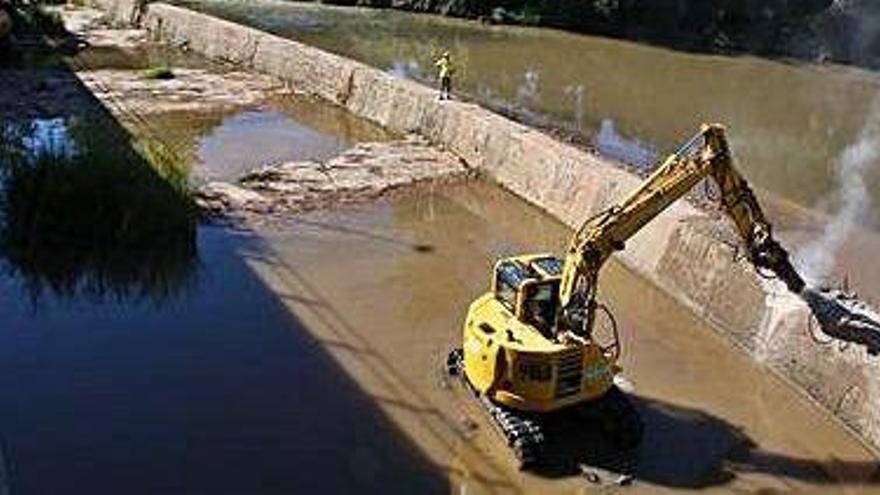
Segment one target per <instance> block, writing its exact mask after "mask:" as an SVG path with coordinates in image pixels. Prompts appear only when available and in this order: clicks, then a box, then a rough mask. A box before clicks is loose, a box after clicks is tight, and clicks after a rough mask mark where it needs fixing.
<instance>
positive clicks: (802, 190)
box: [179, 0, 880, 210]
mask: <svg viewBox="0 0 880 495" xmlns="http://www.w3.org/2000/svg"><path fill="white" fill-rule="evenodd" d="M179 2H180V3H185V4H188V5H191V6H193V7H195V8H197V9H199V10H203V11H208V12H211V13H214V14H217V15H220V16H223V17H226V18H231V19H233V20H236V21H239V22H244V23H245V24H249V25H253V26H257V27H260V28H263V29H267V30H269V31H272V32H274V33H276V34H279V35H282V36H287V37H290V38H295V39H298V40H301V41H304V42H306V43H309V44H313V45H315V46H318V47H321V48H324V49H327V50H330V51H333V52H336V53H340V54H343V55H345V56H349V57H352V58H355V59H358V60H361V61H364V62H367V63H369V64H372V65H374V66H376V67H382V68H385V69H389V68H390V69H391V70H392V71H393V72H395V73H397V74H400V75H404V76H407V77H413V78H415V79H420V80H422V81H424V82H433V81H432V76H433V66H432V65H431V61H432V60H433V58H435V57H436V56H437V55H438V54H439V53H440V51H442V50H443V49H448V50H449V51H450V52H451V53H452V57H453V60H454V61H455V62H456V65H457V68H458V71H457V72H456V79H455V81H454V84H455V86H456V88H457V91H460V92H461V93H463V94H466V95H467V96H469V97H472V98H475V99H477V100H479V101H480V102H481V103H483V104H486V105H488V106H491V107H492V108H494V109H499V110H501V111H503V112H504V113H506V114H508V115H513V116H517V117H520V118H523V119H528V120H530V123H533V124H537V125H543V123H544V122H548V123H552V124H553V125H554V126H560V127H563V128H569V127H574V128H575V129H578V130H579V131H580V132H583V133H585V134H586V136H587V138H588V139H592V138H594V137H595V136H596V134H598V133H600V132H602V130H603V125H605V124H603V121H605V119H611V120H613V122H614V123H615V131H616V133H617V134H619V135H621V136H625V137H626V138H627V139H632V138H634V137H637V138H638V139H639V140H640V141H641V143H643V144H644V145H645V146H646V147H647V148H648V149H651V148H656V149H672V148H673V147H674V146H675V145H676V144H677V143H678V142H679V140H680V139H681V138H682V136H687V135H689V134H690V133H691V132H693V129H695V128H696V127H697V126H698V125H699V124H700V123H702V122H706V121H718V122H723V123H725V124H727V125H728V126H729V127H730V129H731V140H732V141H733V143H732V144H733V145H734V146H733V147H734V149H735V150H736V155H737V158H738V164H739V166H740V167H741V168H742V169H743V171H744V172H745V173H746V174H747V175H748V177H749V179H750V181H752V182H753V183H754V184H755V185H756V186H758V187H759V188H761V189H766V190H769V191H772V192H774V193H776V194H778V195H780V196H782V197H784V198H787V199H792V200H794V201H795V202H797V203H800V204H801V205H802V206H807V207H812V206H814V205H817V204H818V202H819V201H820V200H821V199H822V198H824V197H825V196H826V195H827V194H828V193H829V192H830V191H831V190H832V189H833V187H834V175H835V173H834V170H833V167H831V166H830V164H832V163H833V162H834V160H835V158H836V157H837V156H838V155H839V153H840V152H841V150H843V149H844V148H845V147H846V145H847V144H848V143H849V142H852V141H853V140H854V138H855V136H857V134H858V132H859V129H860V128H861V127H862V124H863V122H864V120H865V117H866V114H867V108H866V107H867V106H866V104H865V102H867V101H870V100H871V98H872V96H873V95H874V94H876V93H877V91H878V89H880V78H878V77H877V75H876V74H874V73H870V72H865V71H861V70H856V69H850V68H842V67H835V66H824V67H816V66H797V65H794V64H785V63H779V62H772V61H767V60H762V59H759V58H755V57H723V56H705V55H703V56H700V55H695V54H691V53H682V52H675V51H672V50H666V49H659V48H656V47H650V46H645V45H640V44H636V43H629V42H621V41H617V40H609V39H603V38H598V37H592V36H583V35H573V34H570V33H563V32H558V31H554V30H550V29H527V28H514V27H499V26H484V25H480V24H477V23H469V22H462V21H458V20H450V19H443V18H439V17H436V16H420V15H412V14H407V13H403V12H395V11H387V10H371V9H351V8H328V7H325V6H318V5H314V4H306V3H300V2H277V1H260V2H242V1H218V0H179ZM415 68H420V70H415ZM429 69H430V70H429ZM513 110H516V111H513ZM536 118H538V119H543V121H544V122H535V121H534V120H533V119H536ZM643 157H644V155H642V154H636V156H635V158H636V160H642V159H643ZM636 165H638V163H637V164H636ZM878 184H880V175H878V174H875V175H874V176H872V177H871V178H870V180H869V188H870V189H871V191H872V195H873V196H876V195H877V192H876V191H880V189H878V188H877V186H878ZM875 205H880V201H875ZM820 206H821V205H820ZM878 208H880V206H875V210H877V209H878Z"/></svg>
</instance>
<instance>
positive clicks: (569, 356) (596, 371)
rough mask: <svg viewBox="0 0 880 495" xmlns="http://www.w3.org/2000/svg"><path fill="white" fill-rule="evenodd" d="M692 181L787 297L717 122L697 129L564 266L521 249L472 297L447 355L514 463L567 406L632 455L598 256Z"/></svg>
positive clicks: (578, 243) (537, 457) (596, 219)
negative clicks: (602, 319) (713, 197)
mask: <svg viewBox="0 0 880 495" xmlns="http://www.w3.org/2000/svg"><path fill="white" fill-rule="evenodd" d="M703 179H709V180H712V181H714V183H715V184H716V186H717V188H718V189H719V190H720V198H721V205H722V207H723V209H724V211H725V212H726V213H727V215H728V216H729V217H730V218H731V219H732V220H733V223H734V224H735V226H736V229H737V231H738V232H739V234H740V236H741V237H742V239H743V241H744V243H745V246H746V252H747V253H748V258H749V260H750V261H751V262H752V263H753V264H754V265H755V267H756V269H758V270H761V271H762V272H766V271H767V270H769V271H771V272H773V274H775V276H776V277H778V278H779V279H781V280H782V281H783V282H784V283H785V284H786V285H787V287H788V289H789V290H791V291H793V292H795V293H800V292H801V291H802V290H803V289H804V281H803V280H802V279H801V277H800V276H799V275H798V274H797V272H796V271H795V269H794V268H793V266H792V265H791V263H790V261H789V256H788V253H787V252H786V251H785V249H784V248H782V246H780V244H779V243H778V242H777V241H776V240H775V239H774V238H773V236H772V235H771V228H770V224H769V223H768V222H767V219H766V218H765V216H764V214H763V212H762V211H761V208H760V206H759V205H758V202H757V200H756V198H755V195H754V193H753V192H752V190H751V188H749V186H748V184H747V183H746V181H745V180H744V179H743V177H742V176H741V175H740V174H739V173H737V171H736V170H735V169H734V167H733V164H732V159H731V153H730V149H729V147H728V144H727V140H726V138H725V132H724V127H723V126H721V125H717V124H712V125H703V126H702V128H701V130H700V132H699V133H697V134H696V135H695V136H694V137H692V138H691V139H690V140H688V141H687V143H685V144H684V145H683V146H682V147H681V148H680V149H679V150H678V151H677V152H675V153H673V154H672V155H670V156H669V157H668V158H666V160H665V161H664V162H663V163H662V164H661V165H660V167H659V168H657V169H656V170H655V171H654V172H653V173H652V174H651V176H650V177H649V178H648V179H646V180H645V181H644V183H642V184H641V186H640V187H639V188H638V189H636V190H635V191H634V192H633V193H631V194H630V195H629V196H628V197H627V198H626V199H624V200H623V201H622V202H620V203H619V204H616V205H614V206H612V207H610V208H608V209H607V210H605V211H603V212H601V213H599V214H598V215H596V216H593V217H592V218H590V219H588V220H587V221H586V222H584V224H583V225H582V226H581V227H580V228H579V229H578V230H577V232H576V233H575V234H574V236H573V237H572V239H571V242H570V244H569V246H568V251H567V252H566V255H565V258H564V260H563V259H561V258H558V257H556V256H554V255H552V254H527V255H521V256H513V257H510V258H504V259H501V260H499V261H498V262H497V263H496V264H495V269H494V271H493V274H492V282H491V283H492V286H491V290H490V292H487V293H486V294H483V295H482V296H480V297H479V298H478V299H477V300H475V301H474V302H473V303H472V304H471V305H470V308H469V310H468V314H467V318H466V320H465V323H464V334H463V336H462V347H461V348H458V349H454V350H453V351H452V352H451V353H450V354H449V356H448V358H447V369H448V371H449V373H450V374H452V375H456V376H459V377H461V378H462V379H463V381H464V382H465V384H466V385H467V386H468V388H469V389H470V390H471V391H472V392H473V393H474V394H475V395H476V397H477V398H478V400H479V402H480V404H481V405H482V406H483V407H484V408H485V409H486V411H487V412H488V414H489V416H490V417H491V419H492V420H493V422H494V424H495V426H497V429H498V430H499V431H500V432H501V434H502V435H503V436H504V438H505V439H506V441H507V442H508V444H509V445H510V446H511V447H512V449H513V451H514V454H515V455H516V457H517V459H518V460H519V462H520V466H521V468H527V467H529V466H530V465H532V464H536V463H540V462H541V461H542V458H541V457H542V453H543V451H544V449H543V447H544V440H545V432H544V429H545V427H546V426H547V425H546V421H547V419H548V418H550V417H551V416H553V415H554V414H556V413H557V412H560V411H574V413H575V414H577V415H578V416H579V417H580V416H583V417H584V418H585V419H586V420H588V421H594V422H595V425H596V426H597V427H598V428H599V429H600V431H602V432H603V433H605V434H607V436H608V437H609V438H611V442H612V444H613V445H614V447H615V448H619V449H624V450H628V449H632V448H634V447H635V446H637V445H638V443H639V441H640V440H641V436H642V430H643V426H642V422H641V419H640V418H639V416H638V413H637V411H636V410H635V408H634V407H633V406H632V404H631V402H630V401H629V399H628V398H627V397H626V395H625V394H624V393H623V392H622V391H621V390H620V389H619V388H617V386H616V385H615V382H614V377H615V375H616V374H618V373H619V372H620V371H621V368H620V367H619V366H618V365H617V360H618V358H619V353H620V341H619V336H618V334H617V329H616V324H612V329H613V331H611V332H607V333H608V334H610V336H606V337H605V338H599V337H598V336H596V335H594V333H595V332H594V330H595V329H594V326H595V324H596V318H597V314H598V313H599V312H605V313H606V314H607V316H608V317H609V318H610V321H611V322H612V323H613V321H614V319H613V317H612V316H611V314H610V312H609V311H608V309H607V308H606V307H605V306H603V305H602V304H600V303H599V302H598V301H597V300H596V295H597V294H596V293H597V282H598V278H599V271H600V269H601V268H602V265H603V264H604V263H605V261H606V260H607V259H608V257H609V256H610V255H611V254H612V253H613V252H615V251H619V250H622V249H624V245H625V242H626V241H627V240H628V239H629V238H630V237H632V236H633V235H635V234H636V233H637V232H638V231H639V230H640V229H641V228H642V227H644V226H645V224H647V223H648V222H650V221H651V220H652V219H653V218H654V217H656V216H657V215H658V214H659V213H661V212H662V211H663V210H665V209H666V208H667V207H669V205H671V204H672V203H673V202H675V201H676V200H678V199H679V198H681V197H682V196H684V195H685V194H686V193H687V192H688V191H690V190H691V189H692V188H693V187H694V186H695V185H696V184H698V183H699V182H700V181H701V180H703Z"/></svg>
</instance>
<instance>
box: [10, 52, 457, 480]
mask: <svg viewBox="0 0 880 495" xmlns="http://www.w3.org/2000/svg"><path fill="white" fill-rule="evenodd" d="M51 71H52V72H60V73H63V74H61V76H71V77H64V81H66V83H65V84H68V85H76V86H75V87H73V88H71V87H66V90H67V91H66V92H65V94H74V95H75V102H71V105H70V107H71V108H64V107H65V105H60V104H59V103H58V102H57V101H56V102H54V103H53V105H52V108H53V109H54V110H51V111H50V110H46V111H44V112H42V113H41V114H39V115H36V116H33V115H30V114H29V115H28V116H27V117H26V118H24V119H21V118H18V117H20V116H16V115H13V114H11V113H7V112H6V108H5V107H4V108H3V111H2V113H0V129H2V130H3V136H2V137H3V140H2V141H0V145H2V153H3V155H2V162H0V164H2V167H0V178H2V190H0V263H2V265H0V266H3V267H5V270H0V289H2V290H3V291H4V292H3V293H2V297H0V314H2V315H3V324H2V332H0V403H2V404H3V405H4V407H2V408H0V493H60V492H63V491H69V490H70V489H71V487H76V488H75V489H76V491H79V492H82V493H95V494H103V493H108V494H109V493H132V494H135V493H217V494H221V493H230V494H231V493H236V494H239V493H336V492H340V491H349V490H351V489H364V490H366V491H367V492H368V493H373V492H386V491H388V490H389V489H390V490H393V491H399V492H402V493H448V491H449V486H448V481H447V480H446V478H445V476H443V475H442V472H441V471H438V470H437V469H436V468H435V466H433V464H432V463H431V462H430V461H429V460H427V459H426V458H425V457H423V456H422V455H421V453H420V450H419V449H418V448H417V447H416V446H415V445H413V444H412V443H411V441H410V440H409V439H408V438H407V437H406V436H405V435H403V434H402V433H401V432H400V431H399V429H398V428H397V427H396V426H395V425H394V424H393V423H392V422H391V421H390V420H389V419H388V418H387V417H386V416H385V415H384V414H383V413H382V412H381V411H380V409H379V408H378V407H377V406H376V404H375V403H374V402H373V401H372V400H371V399H370V397H368V396H367V395H366V394H365V393H364V392H363V391H362V390H361V389H360V387H359V386H358V385H357V384H356V383H355V381H353V380H352V378H351V377H350V376H349V375H348V374H347V373H346V372H345V371H344V370H343V369H342V368H341V367H340V365H339V364H338V363H336V362H335V361H334V360H333V358H332V357H331V356H330V354H328V353H327V352H324V349H323V348H322V346H321V345H319V344H318V343H316V342H315V340H314V339H313V338H312V337H311V336H310V333H309V331H308V330H307V329H306V328H305V326H304V324H303V323H301V322H300V320H299V319H298V318H297V317H296V316H294V315H293V314H292V313H291V312H290V311H288V310H287V308H286V307H285V305H284V304H283V302H282V300H281V298H280V297H279V296H278V294H276V293H275V291H274V290H273V289H272V288H270V287H268V286H267V285H266V284H265V283H264V282H263V281H262V280H261V279H260V278H259V277H258V276H257V275H256V274H255V273H254V271H253V269H252V268H251V267H250V266H249V265H248V259H249V257H250V256H253V255H254V254H255V253H260V252H263V251H264V250H265V249H266V247H265V245H264V243H263V242H262V240H261V239H260V238H259V237H258V236H257V235H254V234H251V233H249V232H246V231H232V230H230V229H221V228H214V227H206V226H202V227H199V226H198V221H197V220H198V219H197V212H196V211H195V209H194V208H193V206H192V204H191V202H190V200H189V198H188V196H187V194H186V192H185V186H186V184H185V180H184V178H183V177H182V176H180V175H178V174H177V172H179V171H178V170H174V169H172V168H168V167H171V166H173V165H175V164H174V163H173V160H170V158H169V157H167V156H163V150H162V148H161V147H155V146H152V145H150V144H142V143H140V142H139V141H137V140H136V139H135V138H134V137H133V136H131V135H129V134H128V133H127V132H126V131H125V130H124V129H123V127H122V126H121V125H119V123H118V122H116V120H115V119H114V118H113V116H112V115H111V114H110V113H109V112H108V111H106V109H105V108H104V107H103V106H102V105H101V103H100V102H99V101H98V100H96V99H95V98H94V97H93V96H92V95H91V93H90V92H89V91H88V90H87V89H86V88H85V87H83V86H82V85H81V84H79V83H78V80H77V79H76V78H75V77H72V74H70V73H69V71H67V70H66V69H65V68H63V67H58V68H53V69H51ZM0 76H2V79H3V82H4V83H8V84H4V85H0V88H2V89H0V92H3V91H13V89H12V88H18V87H26V86H28V85H29V84H30V82H31V81H30V80H29V78H30V77H33V76H34V74H33V73H32V72H28V71H21V72H20V73H19V72H15V73H11V72H10V73H5V74H4V73H2V71H0ZM57 76H59V74H53V77H55V78H56V80H57V79H59V77H57ZM7 96H8V95H7ZM23 96H28V95H27V94H23ZM35 107H37V108H39V105H36V106H35ZM59 108H60V109H61V110H58V109H59ZM35 119H36V120H35ZM58 119H60V120H58ZM35 122H36V123H35ZM47 123H48V124H47ZM47 143H48V144H47ZM166 165H167V166H168V167H166ZM196 272H198V274H199V280H198V284H195V283H194V275H195V273H196ZM19 288H21V289H23V291H24V292H23V293H24V294H29V295H30V296H31V297H32V298H39V299H40V301H41V302H42V304H40V305H38V306H37V309H36V311H34V310H33V309H32V308H30V307H28V305H27V304H26V301H24V300H23V298H22V297H16V296H18V295H19V294H21V293H22V292H21V291H19ZM182 288H187V290H186V291H185V294H184V293H181V289H182ZM7 289H10V290H8V291H7ZM8 296H12V297H8ZM144 298H146V299H148V300H153V301H158V302H163V303H167V304H155V305H140V304H134V303H136V302H138V301H140V300H142V299H144ZM170 299H175V300H176V301H177V302H178V303H179V304H171V302H172V301H170ZM110 300H113V301H114V302H117V303H120V304H113V305H110V304H107V303H108V302H109V301H110ZM68 302H73V303H75V304H68Z"/></svg>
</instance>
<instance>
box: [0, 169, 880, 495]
mask: <svg viewBox="0 0 880 495" xmlns="http://www.w3.org/2000/svg"><path fill="white" fill-rule="evenodd" d="M567 235H568V232H567V231H566V229H564V228H562V227H561V226H560V225H559V224H558V223H556V222H555V221H553V220H551V219H549V218H547V217H546V216H545V215H544V214H542V213H540V212H538V211H536V210H535V209H533V208H531V207H529V206H527V205H526V204H524V203H523V202H522V201H520V200H519V199H517V198H515V197H512V196H511V195H509V194H507V193H505V192H503V191H502V190H500V189H499V188H497V187H495V186H492V185H489V184H485V183H481V182H474V183H468V184H464V185H458V186H444V187H443V188H437V189H434V190H432V189H430V188H425V189H421V190H419V191H417V192H413V193H412V194H409V195H407V196H401V197H397V198H395V199H385V200H381V201H379V202H376V203H374V204H368V205H361V206H356V207H348V208H346V209H338V210H333V211H322V212H315V213H312V214H308V215H303V216H298V217H294V218H292V219H289V220H288V221H285V222H283V223H281V224H272V225H266V226H263V227H261V228H260V229H259V230H258V231H241V230H238V231H236V230H228V229H222V228H217V227H203V228H201V229H200V233H199V258H200V269H199V271H198V274H197V277H196V279H195V281H194V283H193V284H191V286H190V287H188V289H187V290H185V291H183V292H182V293H180V294H178V295H177V297H176V298H173V299H171V300H166V301H164V302H162V303H156V302H150V301H138V300H137V299H134V300H126V301H116V302H114V301H103V302H100V301H95V300H90V299H88V298H79V299H64V300H60V299H54V298H52V297H51V296H47V297H43V298H41V299H39V300H37V301H33V300H29V299H28V298H26V297H22V292H21V290H22V287H21V286H20V282H18V281H17V280H15V279H11V278H9V277H0V294H2V297H0V316H2V321H3V326H2V332H0V403H3V404H4V407H3V408H2V409H0V425H2V427H0V448H2V456H0V457H2V459H4V463H5V465H4V467H3V469H0V474H3V477H4V479H3V482H5V484H6V487H8V488H10V489H11V492H12V493H51V492H59V491H63V490H66V489H68V488H69V487H71V486H76V487H77V489H78V490H81V491H82V492H83V493H120V492H125V493H156V492H164V493H290V492H294V491H295V492H303V491H305V492H319V491H321V492H328V491H332V492H345V493H350V492H353V491H355V490H368V491H369V492H379V491H381V492H384V493H387V492H404V493H449V492H455V493H490V492H492V493H494V492H541V493H550V492H554V493H556V492H559V493H584V492H591V491H593V490H600V489H603V490H604V489H607V488H608V487H605V488H602V487H601V486H599V485H595V484H592V483H590V482H588V481H587V480H586V479H585V478H583V477H581V476H579V475H575V474H570V473H567V472H563V473H539V474H534V473H522V472H519V471H517V470H516V469H515V468H514V467H513V463H512V462H511V459H510V457H509V453H508V451H507V449H506V448H505V447H504V446H503V445H502V444H501V443H500V442H499V440H498V438H497V437H496V434H495V433H494V431H492V430H491V429H490V428H489V426H488V424H487V423H486V421H485V419H484V418H483V417H482V415H481V414H480V412H479V411H478V410H476V409H474V408H473V406H472V405H471V403H470V402H469V399H468V397H467V395H466V394H465V393H463V392H462V391H460V390H459V389H458V388H455V387H451V388H450V387H446V386H444V385H443V383H442V379H441V375H440V374H439V372H438V371H439V367H440V365H441V363H442V361H443V358H444V356H445V353H446V352H447V350H448V349H449V348H450V347H451V346H453V345H455V344H456V343H457V342H458V338H459V331H460V329H459V326H460V324H461V319H462V317H463V314H464V311H465V308H466V306H467V304H468V302H469V301H470V300H471V299H473V298H474V297H476V296H477V295H479V294H480V293H481V292H482V291H484V290H485V289H486V286H487V284H488V279H489V269H490V267H491V264H492V261H493V260H494V259H495V257H497V256H501V255H505V254H512V253H517V252H521V251H533V250H539V251H541V250H556V249H559V248H560V247H561V246H563V245H564V242H565V240H566V237H567ZM602 290H603V294H604V295H605V297H606V298H607V300H608V302H609V303H610V305H611V307H612V308H613V310H614V311H615V313H616V315H617V316H618V318H619V320H620V323H621V327H622V329H623V331H624V335H625V344H624V349H625V353H624V357H623V365H624V367H625V369H626V371H625V375H626V377H627V378H628V379H629V380H630V381H631V382H632V384H633V386H634V389H635V392H634V394H635V397H636V400H637V402H638V405H639V408H640V409H641V411H642V413H643V415H644V416H645V418H646V422H647V435H646V439H645V443H644V445H643V446H642V447H641V448H640V450H639V453H638V464H637V466H638V467H637V469H636V472H635V478H636V479H635V482H634V485H633V486H632V487H630V488H626V489H625V490H626V491H632V492H638V493H642V492H655V491H665V490H691V489H694V488H705V489H709V490H718V491H732V490H742V491H760V490H797V491H801V490H814V491H815V492H817V493H827V492H828V491H835V492H837V491H841V492H847V491H863V492H870V491H872V487H871V486H870V485H864V484H862V483H868V477H869V476H870V475H871V473H872V472H873V471H874V469H875V468H876V467H877V465H876V461H875V460H874V458H873V457H872V456H871V455H870V453H869V452H868V451H866V450H865V449H864V448H863V447H862V446H861V445H860V444H859V443H858V442H857V441H856V440H855V439H854V438H853V437H851V436H850V435H849V434H848V433H846V432H845V431H843V430H842V429H841V428H840V427H839V426H837V425H836V423H835V422H834V421H831V420H830V419H828V417H827V416H826V415H825V414H824V413H822V412H820V411H819V410H818V408H817V407H815V406H814V405H813V404H811V403H809V402H808V401H806V400H805V399H804V398H802V397H801V396H800V395H798V394H796V393H794V392H792V391H791V390H790V389H789V388H787V387H786V386H784V385H783V384H782V383H780V382H779V381H778V380H777V379H775V378H773V376H771V375H770V374H769V373H767V372H766V370H763V369H761V368H759V367H757V366H756V365H755V364H754V363H752V362H751V361H749V360H748V359H747V358H745V357H744V356H742V355H740V354H739V353H738V352H736V351H735V350H733V349H732V348H731V346H730V345H729V344H727V343H726V342H723V341H722V340H721V339H720V338H719V337H717V336H716V335H715V334H714V333H713V332H712V331H711V330H710V329H708V328H706V326H705V325H703V324H701V323H700V322H699V321H698V320H697V319H696V318H695V317H694V316H693V315H691V314H690V313H689V312H688V311H686V310H684V309H683V308H681V307H680V306H678V305H677V304H675V303H674V302H673V301H672V300H670V299H669V298H668V297H667V296H665V295H663V294H662V293H660V292H659V291H657V290H656V289H654V288H653V287H651V286H650V285H649V284H647V283H645V282H644V281H641V280H640V279H638V278H637V277H635V276H633V275H632V274H630V273H629V272H627V271H626V270H625V269H624V268H622V267H621V266H620V265H618V264H616V263H611V264H610V266H609V267H608V269H607V270H606V271H605V273H604V275H603V279H602ZM585 448H586V447H585ZM601 480H602V482H609V481H611V480H612V476H611V475H608V474H605V473H602V478H601Z"/></svg>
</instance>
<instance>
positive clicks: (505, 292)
mask: <svg viewBox="0 0 880 495" xmlns="http://www.w3.org/2000/svg"><path fill="white" fill-rule="evenodd" d="M527 277H528V274H527V273H525V271H524V270H523V267H522V266H521V265H520V264H519V263H515V262H512V261H504V262H502V263H499V264H498V267H497V268H496V272H495V297H496V298H497V299H498V300H499V301H501V303H502V304H504V305H505V306H506V307H507V309H509V310H510V312H511V313H513V312H515V311H516V296H517V292H518V291H519V286H520V284H522V283H523V281H524V280H526V278H527Z"/></svg>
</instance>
